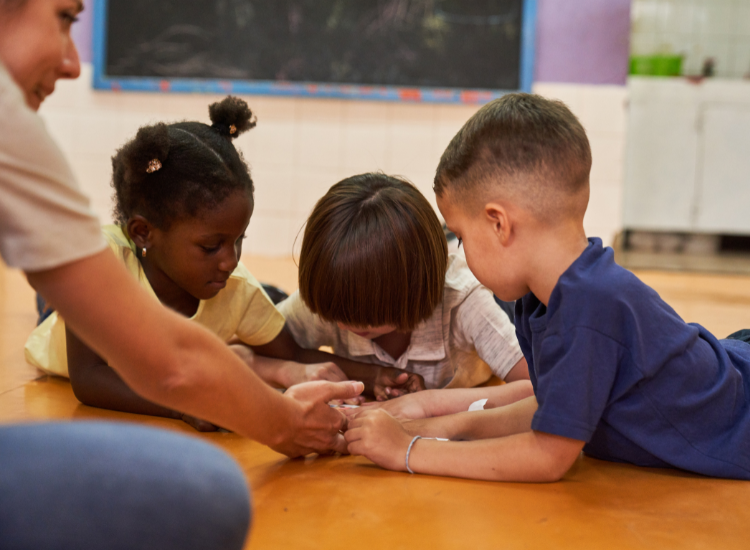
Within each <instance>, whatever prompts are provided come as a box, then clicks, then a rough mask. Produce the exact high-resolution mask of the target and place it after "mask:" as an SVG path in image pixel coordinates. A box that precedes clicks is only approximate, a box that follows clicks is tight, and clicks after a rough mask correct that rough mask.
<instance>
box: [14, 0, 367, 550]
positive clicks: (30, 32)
mask: <svg viewBox="0 0 750 550" xmlns="http://www.w3.org/2000/svg"><path fill="white" fill-rule="evenodd" d="M82 9H83V5H82V3H81V1H80V0H0V254H1V255H2V257H3V259H4V260H5V261H6V263H8V264H9V265H11V266H13V267H19V268H21V269H23V270H24V271H25V272H26V274H27V277H28V279H29V282H30V283H31V284H32V286H34V288H36V289H37V291H38V292H39V293H40V294H42V295H43V296H44V297H45V298H46V299H47V301H48V302H50V303H51V305H52V306H54V307H55V309H57V310H58V311H59V312H60V313H61V315H62V316H64V318H65V319H66V322H67V323H68V326H70V327H71V328H72V329H73V330H74V331H75V332H76V334H77V335H78V336H79V337H80V338H81V339H82V340H83V341H85V342H86V343H87V344H88V345H89V346H90V347H91V348H92V349H93V350H95V351H96V352H97V353H98V354H99V355H100V356H102V357H106V358H107V359H108V360H109V363H110V364H111V366H112V367H113V368H114V369H115V370H116V371H117V372H118V373H119V374H120V376H121V377H122V378H123V379H124V380H125V381H126V382H127V383H128V385H130V386H131V388H132V389H133V390H135V391H136V392H137V393H139V394H140V395H142V396H143V397H145V398H147V399H149V400H152V401H155V402H158V403H160V404H162V405H165V406H167V407H171V408H173V409H176V410H180V411H184V412H186V413H188V414H191V415H193V416H196V417H198V418H205V419H206V420H209V421H211V422H213V423H215V424H218V425H220V426H224V427H227V428H229V429H232V430H234V431H235V432H237V433H240V434H242V435H245V436H247V437H251V438H253V439H256V440H257V441H260V442H261V443H265V444H267V445H270V446H271V447H273V448H274V449H277V450H279V451H280V452H284V453H286V454H287V455H290V456H296V455H302V454H307V453H309V452H313V451H318V450H326V449H335V450H343V449H345V447H346V445H345V442H344V441H343V438H342V437H341V435H340V434H339V430H340V429H342V427H343V425H344V422H345V421H344V419H343V416H342V415H340V414H339V413H338V412H336V411H333V410H331V409H330V408H329V407H328V406H327V405H326V404H325V403H326V402H327V401H328V400H331V399H347V398H351V397H354V396H355V395H357V394H358V393H359V392H361V391H362V384H361V383H354V382H343V383H339V384H333V383H327V382H319V383H311V384H303V385H300V386H298V387H295V388H292V389H291V390H290V391H288V392H287V393H286V394H285V395H280V394H278V393H277V392H275V391H273V390H271V389H270V388H269V387H268V386H266V385H265V384H263V383H262V382H261V381H260V380H259V379H258V378H257V377H256V376H255V375H254V374H253V373H252V372H251V370H250V369H248V368H247V367H246V366H245V365H244V364H243V363H242V361H240V360H239V359H238V358H237V357H236V356H234V355H233V354H232V353H231V352H229V351H228V349H227V347H226V346H225V345H224V344H223V343H222V342H220V341H219V340H218V339H217V338H216V337H214V336H213V335H211V334H210V333H209V332H207V331H206V330H204V329H202V328H201V327H200V326H198V325H197V324H196V323H190V322H188V321H186V320H185V319H183V318H181V317H180V316H178V315H177V314H175V313H173V312H170V311H169V310H167V309H166V308H164V307H162V306H161V305H160V304H158V303H156V302H155V301H153V299H151V298H149V297H148V296H147V295H146V294H145V293H144V292H142V291H141V290H140V289H139V288H138V286H137V284H136V282H135V281H134V280H132V279H131V278H130V277H129V276H128V275H127V273H126V272H125V270H124V269H122V267H121V265H119V263H118V262H117V260H116V259H115V258H114V256H113V255H112V254H111V253H110V252H109V251H107V250H105V244H104V242H103V240H102V238H101V234H100V231H99V224H98V221H97V219H96V218H95V217H94V216H93V215H92V214H91V212H90V210H89V208H88V202H87V200H86V199H85V197H83V196H82V195H81V194H80V192H79V191H78V189H77V187H76V185H75V183H74V182H73V178H72V175H71V173H70V170H69V168H68V166H67V164H66V163H65V161H64V159H63V158H62V155H61V153H60V152H59V150H58V149H57V147H56V146H55V145H54V143H53V142H52V141H51V139H50V138H49V136H48V135H47V133H46V131H45V130H44V128H43V125H42V123H41V120H40V119H39V117H38V116H37V115H36V114H35V113H34V112H33V111H34V110H36V109H38V107H39V105H40V104H41V102H42V101H43V100H44V98H45V97H46V96H47V95H49V94H50V93H52V91H54V86H55V81H56V80H57V79H58V78H76V77H77V76H78V74H79V70H80V69H79V63H78V55H77V52H76V50H75V46H74V45H73V43H72V41H71V39H70V26H71V24H72V23H73V21H75V18H76V15H77V14H78V13H79V12H80V11H81V10H82ZM83 286H85V287H86V291H85V292H77V289H80V288H81V287H83ZM113 288H114V289H120V291H118V292H114V293H113V292H112V289H113ZM11 451H12V452H11ZM51 461H52V462H54V464H52V463H51ZM129 465H132V466H129ZM191 472H192V475H191ZM238 487H239V490H238ZM248 516H249V511H248V499H247V492H246V489H245V488H244V481H243V480H242V477H241V475H240V474H239V472H238V471H237V469H236V466H234V465H233V464H232V463H231V461H230V460H229V459H228V458H227V457H225V456H224V455H223V454H221V453H219V452H218V451H217V450H215V449H213V448H211V447H209V446H206V445H204V444H202V443H200V442H196V441H194V440H186V439H184V438H181V437H177V436H174V435H170V434H162V433H160V432H156V433H153V432H152V431H150V430H145V429H141V428H134V427H123V426H116V425H104V424H99V425H90V424H74V425H41V426H30V427H29V426H26V427H22V428H21V427H10V428H2V429H0V547H3V548H14V547H33V548H46V547H48V546H55V547H66V546H68V545H69V546H71V547H79V548H80V547H83V548H86V547H98V548H119V547H122V548H134V547H137V548H152V547H153V548H157V547H158V548H193V547H201V548H214V547H216V548H218V547H223V548H235V547H239V546H238V545H241V544H242V541H243V539H244V532H245V530H246V527H247V523H248ZM174 518H178V519H179V520H180V521H176V520H175V519H174Z"/></svg>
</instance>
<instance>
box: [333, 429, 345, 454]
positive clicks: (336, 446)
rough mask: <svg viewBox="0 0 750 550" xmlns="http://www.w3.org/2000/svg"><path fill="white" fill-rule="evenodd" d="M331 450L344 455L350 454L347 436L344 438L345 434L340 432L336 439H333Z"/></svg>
mask: <svg viewBox="0 0 750 550" xmlns="http://www.w3.org/2000/svg"><path fill="white" fill-rule="evenodd" d="M331 451H333V452H336V453H341V454H344V455H346V454H349V450H348V443H347V441H346V438H344V434H338V435H337V436H336V439H335V440H334V441H333V446H332V447H331Z"/></svg>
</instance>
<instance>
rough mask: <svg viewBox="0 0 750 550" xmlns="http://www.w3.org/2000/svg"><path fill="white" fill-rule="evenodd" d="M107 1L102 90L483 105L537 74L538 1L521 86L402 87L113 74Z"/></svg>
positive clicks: (101, 17)
mask: <svg viewBox="0 0 750 550" xmlns="http://www.w3.org/2000/svg"><path fill="white" fill-rule="evenodd" d="M107 6H108V0H94V18H93V27H94V29H93V30H94V40H93V69H94V77H93V87H94V89H97V90H109V91H127V92H162V93H206V94H230V93H231V94H236V95H273V96H296V97H315V98H337V99H356V100H374V101H400V102H409V103H421V102H423V103H459V104H460V103H464V104H466V103H468V104H482V103H487V102H488V101H492V100H493V99H495V98H497V97H500V96H502V95H504V94H506V93H508V92H514V91H523V92H531V86H532V83H533V78H534V53H535V43H536V14H537V0H523V15H522V21H523V23H522V30H521V57H520V63H519V66H520V75H519V76H520V79H519V80H520V83H521V86H520V88H519V90H487V89H468V88H425V87H419V88H417V87H415V88H406V87H400V86H381V85H354V84H332V83H320V82H280V81H267V80H209V79H188V78H145V77H110V76H107V74H106V70H105V69H106V47H107Z"/></svg>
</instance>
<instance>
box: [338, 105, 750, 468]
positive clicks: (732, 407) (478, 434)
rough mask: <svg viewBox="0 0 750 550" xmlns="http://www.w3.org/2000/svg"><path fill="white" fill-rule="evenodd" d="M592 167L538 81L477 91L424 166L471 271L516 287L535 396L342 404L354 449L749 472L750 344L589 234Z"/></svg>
mask: <svg viewBox="0 0 750 550" xmlns="http://www.w3.org/2000/svg"><path fill="white" fill-rule="evenodd" d="M590 168H591V151H590V148H589V143H588V139H587V138H586V134H585V131H584V130H583V128H582V126H581V125H580V123H579V122H578V120H577V119H576V118H575V116H574V115H573V114H572V113H571V112H570V111H569V110H568V109H567V107H565V105H563V104H562V103H560V102H555V101H548V100H546V99H543V98H541V97H539V96H535V95H529V94H510V95H506V96H504V97H502V98H500V99H498V100H496V101H493V102H492V103H489V104H487V105H485V106H484V107H483V108H482V109H480V110H479V111H478V112H477V113H476V114H475V115H474V116H473V117H472V118H471V119H470V120H469V121H468V122H467V123H466V125H464V127H463V128H462V129H461V130H460V131H459V133H458V134H457V135H456V136H455V137H454V138H453V140H452V141H451V143H450V145H449V146H448V148H447V150H446V151H445V153H444V154H443V157H442V158H441V160H440V165H439V166H438V169H437V174H436V177H435V192H436V194H437V202H438V206H439V208H440V211H441V212H442V213H443V216H444V217H445V220H446V223H447V225H448V227H449V228H450V229H451V230H452V231H453V232H454V233H455V234H456V235H457V236H458V237H459V238H460V239H462V240H463V244H464V247H465V251H466V260H467V262H468V264H469V267H470V268H471V270H472V271H473V272H474V274H475V275H476V277H477V278H478V279H479V280H480V282H482V283H483V284H484V285H485V286H487V287H489V288H490V289H491V290H493V291H494V292H495V294H496V295H497V296H499V297H500V298H501V299H503V300H515V299H520V300H519V302H518V303H517V305H516V333H517V336H518V340H519V342H520V344H521V349H522V350H523V353H524V356H525V357H526V360H527V361H528V364H529V373H530V375H531V380H532V383H533V385H534V390H535V394H536V395H535V397H530V398H527V399H524V400H522V401H519V402H517V403H514V404H512V405H508V406H504V407H499V408H495V409H491V410H484V411H480V412H462V413H457V414H451V415H449V416H443V417H439V418H429V419H423V420H413V421H407V422H403V423H400V422H399V421H397V420H395V419H394V418H393V417H392V416H391V415H389V414H387V412H386V411H388V410H391V411H392V412H393V411H405V410H415V409H417V410H418V409H420V407H415V406H414V405H415V404H419V405H426V400H427V399H429V400H431V401H436V400H437V401H441V402H442V403H443V405H444V406H443V407H442V408H441V407H437V408H439V409H441V410H443V411H445V410H451V411H459V410H464V411H465V410H466V408H465V407H467V406H468V403H470V402H471V401H472V400H474V399H479V398H480V393H481V392H482V391H483V390H482V388H474V389H472V390H440V391H439V392H437V393H435V392H433V393H432V394H426V396H419V394H414V395H413V396H408V400H411V402H410V406H408V407H407V406H405V403H406V402H401V404H399V401H401V399H404V398H400V399H397V400H395V401H393V402H391V403H388V404H386V405H384V406H383V407H382V408H384V409H385V410H363V411H362V412H360V413H358V414H357V415H356V416H354V418H353V419H352V420H351V421H350V423H349V431H347V433H346V439H347V441H348V443H349V451H350V452H351V453H352V454H363V455H365V456H367V457H368V458H370V459H371V460H373V461H374V462H376V463H377V464H379V465H381V466H384V467H386V468H390V469H395V470H409V471H413V472H419V473H429V474H436V475H451V476H458V477H471V478H478V479H495V480H512V481H554V480H558V479H560V478H561V477H562V476H563V475H564V474H565V472H566V471H567V470H568V469H569V468H570V466H571V465H572V464H573V462H574V461H575V460H576V458H577V457H578V455H579V453H580V452H581V450H583V451H584V452H586V453H587V454H589V455H591V456H594V457H597V458H601V459H605V460H613V461H620V462H629V463H632V464H638V465H642V466H657V467H676V468H682V469H684V470H689V471H692V472H697V473H700V474H704V475H709V476H715V477H727V478H737V479H750V344H747V343H745V342H743V341H739V340H718V339H717V338H716V337H714V336H713V335H712V334H710V333H709V332H708V331H707V330H705V329H704V328H703V327H701V326H699V325H696V324H692V323H691V324H688V323H685V322H684V321H683V320H682V319H681V318H680V317H679V316H678V315H677V314H676V313H675V312H674V310H673V309H672V308H671V307H669V306H668V305H667V304H666V303H665V302H664V301H662V300H661V298H660V297H659V295H658V294H657V293H656V292H654V291H653V290H652V289H651V288H649V287H648V286H646V285H645V284H643V283H642V282H641V281H640V280H639V279H638V278H637V277H635V275H633V274H632V273H630V272H629V271H627V270H625V269H623V268H621V267H619V266H618V265H617V264H615V263H614V257H613V252H612V250H611V249H610V248H603V247H602V243H601V241H600V240H599V239H596V238H592V239H587V238H586V234H585V232H584V229H583V216H584V214H585V212H586V207H587V204H588V198H589V171H590ZM456 391H459V392H464V393H461V394H458V393H455V392H456ZM485 391H487V390H485ZM451 392H454V393H451ZM467 392H469V393H467ZM420 399H421V400H422V401H425V402H424V403H420V402H419V400H420ZM446 403H448V404H449V406H445V404H446ZM433 405H434V403H433ZM382 408H381V409H382ZM423 408H424V409H428V408H431V409H433V410H434V409H435V408H436V407H434V406H432V405H431V406H429V407H427V406H425V407H423ZM416 416H420V415H419V414H417V415H416ZM418 436H426V437H447V438H450V439H453V440H455V439H461V440H469V441H450V442H444V441H436V440H426V441H425V440H419V437H418Z"/></svg>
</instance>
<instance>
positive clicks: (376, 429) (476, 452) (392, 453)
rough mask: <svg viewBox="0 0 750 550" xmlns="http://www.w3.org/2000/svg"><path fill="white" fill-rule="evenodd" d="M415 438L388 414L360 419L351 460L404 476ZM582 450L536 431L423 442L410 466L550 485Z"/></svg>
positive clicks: (353, 429) (352, 426) (354, 423)
mask: <svg viewBox="0 0 750 550" xmlns="http://www.w3.org/2000/svg"><path fill="white" fill-rule="evenodd" d="M504 408H507V407H504ZM486 412H492V411H486ZM468 414H477V413H468ZM420 435H421V434H420ZM413 437H414V436H413V435H412V434H410V433H408V432H407V431H406V430H405V429H404V428H403V426H402V425H401V424H400V423H399V422H398V420H396V419H394V418H393V417H391V416H390V415H388V414H387V413H386V412H384V411H370V412H367V413H364V414H362V415H360V416H358V417H357V418H356V419H354V420H351V421H350V423H349V430H348V431H347V432H346V440H347V442H348V443H349V452H350V453H351V454H354V455H364V456H366V457H367V458H369V459H370V460H372V461H373V462H375V463H376V464H378V465H379V466H381V467H383V468H387V469H389V470H400V471H405V470H406V452H407V449H408V447H409V444H410V443H411V441H412V439H413ZM582 448H583V441H577V440H575V439H568V438H565V437H560V436H556V435H551V434H547V433H543V432H534V431H524V432H522V433H515V434H513V435H507V436H505V437H496V438H492V439H482V440H477V441H437V440H430V439H427V440H423V439H419V440H417V441H416V442H415V443H414V445H413V446H412V449H411V452H410V454H409V466H410V468H411V469H412V471H414V472H416V473H423V474H431V475H443V476H453V477H463V478H471V479H485V480H491V481H533V482H549V481H557V480H559V479H560V478H562V476H563V475H565V472H567V471H568V469H570V467H571V466H572V465H573V462H575V460H576V458H577V457H578V456H579V454H580V452H581V449H582Z"/></svg>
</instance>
